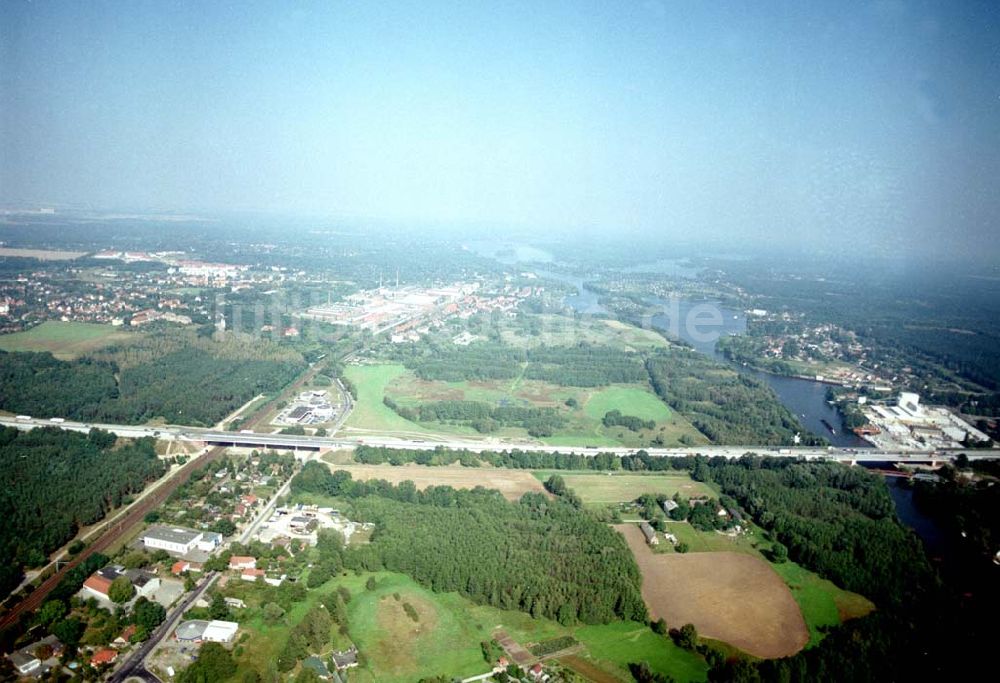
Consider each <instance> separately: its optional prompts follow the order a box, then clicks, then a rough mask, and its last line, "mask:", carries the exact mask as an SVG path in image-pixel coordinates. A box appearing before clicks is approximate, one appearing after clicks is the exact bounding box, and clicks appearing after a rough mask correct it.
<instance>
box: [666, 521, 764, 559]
mask: <svg viewBox="0 0 1000 683" xmlns="http://www.w3.org/2000/svg"><path fill="white" fill-rule="evenodd" d="M667 524H668V528H669V530H670V533H672V534H673V535H674V536H676V537H677V541H678V542H679V543H687V544H688V549H689V550H688V552H692V553H717V552H736V553H746V554H748V555H754V556H756V557H762V555H761V554H760V552H759V551H758V550H757V548H756V547H755V546H754V543H755V541H756V539H757V536H756V531H755V532H753V535H751V536H747V535H744V534H739V535H737V536H727V535H726V534H718V533H716V532H714V531H699V530H698V529H695V528H694V527H693V526H691V525H690V524H688V523H687V522H667ZM658 547H659V548H662V549H663V551H664V552H668V553H669V552H674V551H673V550H672V549H671V546H670V544H669V543H660V545H659V546H658Z"/></svg>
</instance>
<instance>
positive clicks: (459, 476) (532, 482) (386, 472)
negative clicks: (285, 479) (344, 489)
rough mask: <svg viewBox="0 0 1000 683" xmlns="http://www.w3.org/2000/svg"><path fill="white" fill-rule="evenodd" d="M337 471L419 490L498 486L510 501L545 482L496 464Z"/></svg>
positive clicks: (346, 467)
mask: <svg viewBox="0 0 1000 683" xmlns="http://www.w3.org/2000/svg"><path fill="white" fill-rule="evenodd" d="M332 469H335V470H347V471H348V472H350V473H351V476H352V477H353V478H354V479H356V480H359V481H368V480H370V479H384V480H385V481H388V482H391V483H393V484H398V483H399V482H401V481H407V480H409V481H412V482H413V483H414V485H416V487H417V488H418V489H420V490H423V489H425V488H427V487H428V486H451V487H453V488H456V489H473V488H475V487H477V486H483V487H486V488H491V489H496V490H498V491H500V493H502V494H503V496H504V498H507V499H508V500H518V499H520V497H521V496H522V495H524V494H525V493H527V492H529V491H533V492H536V493H542V492H544V491H545V489H544V488H543V487H542V482H541V481H540V480H539V479H537V478H536V477H533V476H532V475H531V472H528V471H527V470H508V469H499V468H493V467H462V466H461V465H455V466H447V467H427V466H425V465H416V464H413V463H410V464H407V465H402V466H398V467H397V466H395V465H350V464H336V465H332Z"/></svg>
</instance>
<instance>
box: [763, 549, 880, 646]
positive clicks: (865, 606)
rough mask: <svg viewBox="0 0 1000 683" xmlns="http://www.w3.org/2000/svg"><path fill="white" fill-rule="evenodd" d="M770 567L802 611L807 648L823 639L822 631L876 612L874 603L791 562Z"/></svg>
mask: <svg viewBox="0 0 1000 683" xmlns="http://www.w3.org/2000/svg"><path fill="white" fill-rule="evenodd" d="M772 568H773V569H774V571H776V572H777V573H778V575H779V576H780V577H781V578H782V579H784V581H785V583H787V584H788V587H789V588H790V589H791V591H792V596H793V597H794V598H795V601H796V602H797V603H798V604H799V608H800V609H801V610H802V616H803V617H804V618H805V620H806V624H807V625H808V627H809V643H808V644H807V645H806V647H812V646H814V645H816V644H817V643H819V642H820V641H821V640H822V639H823V632H822V629H825V628H830V627H833V626H837V625H839V624H841V623H843V622H844V621H847V620H848V619H855V618H858V617H863V616H865V615H866V614H868V613H869V612H871V611H872V610H874V609H875V605H874V603H872V602H871V600H869V599H868V598H866V597H864V596H863V595H858V594H857V593H852V592H850V591H846V590H844V589H842V588H839V587H838V586H837V585H836V584H834V583H833V582H832V581H828V580H826V579H824V578H821V577H819V576H817V575H816V574H814V573H813V572H811V571H809V570H808V569H806V568H804V567H802V566H800V565H798V564H796V563H794V562H791V561H788V562H783V563H781V564H776V565H772Z"/></svg>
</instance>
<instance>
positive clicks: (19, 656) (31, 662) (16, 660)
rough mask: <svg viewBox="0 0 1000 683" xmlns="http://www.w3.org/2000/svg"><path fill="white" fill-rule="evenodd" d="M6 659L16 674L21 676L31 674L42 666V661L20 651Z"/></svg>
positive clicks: (12, 653)
mask: <svg viewBox="0 0 1000 683" xmlns="http://www.w3.org/2000/svg"><path fill="white" fill-rule="evenodd" d="M7 658H8V659H9V660H10V662H11V664H13V665H14V668H15V669H17V673H19V674H21V675H22V676H27V675H29V674H31V673H32V672H33V671H36V670H37V669H38V668H39V667H40V666H41V665H42V661H41V660H40V659H38V657H36V656H35V655H33V654H25V653H24V652H23V651H22V650H17V651H15V652H11V653H10V654H9V655H7Z"/></svg>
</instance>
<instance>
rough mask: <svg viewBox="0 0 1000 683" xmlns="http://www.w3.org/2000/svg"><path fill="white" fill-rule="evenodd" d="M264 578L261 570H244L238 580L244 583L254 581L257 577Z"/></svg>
mask: <svg viewBox="0 0 1000 683" xmlns="http://www.w3.org/2000/svg"><path fill="white" fill-rule="evenodd" d="M262 576H264V570H263V569H244V570H243V573H242V574H240V578H241V579H243V580H244V581H256V580H257V579H258V577H262Z"/></svg>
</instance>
